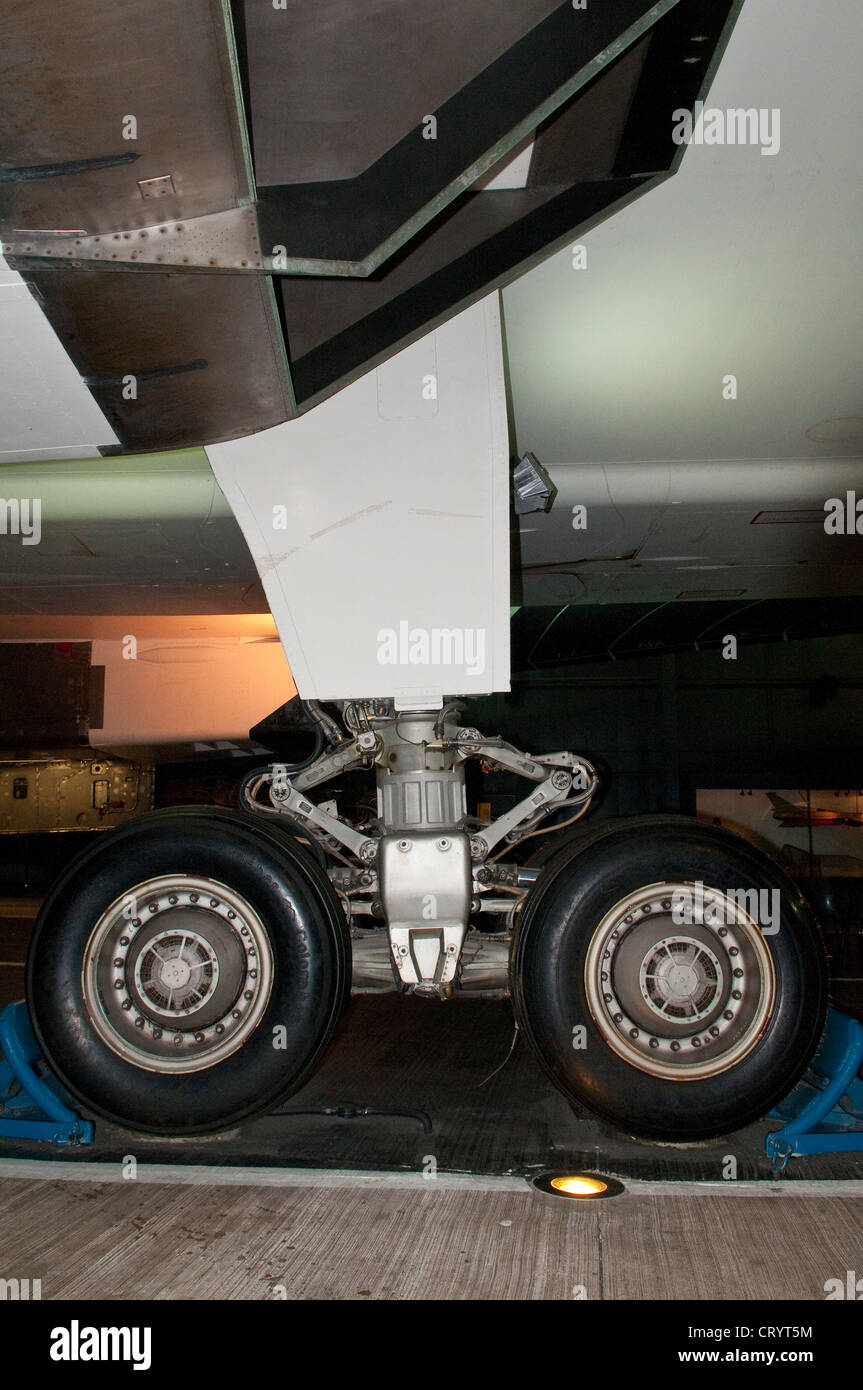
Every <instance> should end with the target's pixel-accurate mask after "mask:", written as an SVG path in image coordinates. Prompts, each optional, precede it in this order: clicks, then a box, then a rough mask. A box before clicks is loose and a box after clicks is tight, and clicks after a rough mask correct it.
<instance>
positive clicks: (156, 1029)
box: [153, 1028, 162, 1042]
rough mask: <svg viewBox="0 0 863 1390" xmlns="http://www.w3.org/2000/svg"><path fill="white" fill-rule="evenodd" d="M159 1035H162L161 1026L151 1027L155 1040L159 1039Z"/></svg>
mask: <svg viewBox="0 0 863 1390" xmlns="http://www.w3.org/2000/svg"><path fill="white" fill-rule="evenodd" d="M161 1036H162V1030H161V1028H154V1029H153V1037H154V1038H155V1039H156V1042H158V1041H159V1039H160V1038H161Z"/></svg>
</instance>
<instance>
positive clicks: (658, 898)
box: [584, 881, 776, 1081]
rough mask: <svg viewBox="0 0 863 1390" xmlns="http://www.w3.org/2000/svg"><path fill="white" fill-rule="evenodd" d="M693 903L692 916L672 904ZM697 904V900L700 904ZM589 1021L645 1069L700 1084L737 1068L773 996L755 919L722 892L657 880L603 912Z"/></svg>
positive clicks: (589, 987)
mask: <svg viewBox="0 0 863 1390" xmlns="http://www.w3.org/2000/svg"><path fill="white" fill-rule="evenodd" d="M687 902H688V903H689V905H690V915H691V918H692V920H691V922H690V923H689V924H679V923H676V922H675V921H674V920H673V918H672V915H671V914H672V910H675V911H678V915H679V908H680V907H681V906H682V905H684V904H686V903H687ZM699 904H700V905H701V906H700V908H699ZM584 980H585V989H586V993H587V999H588V1004H589V1007H590V1012H591V1015H592V1016H593V1020H594V1022H595V1024H596V1026H597V1028H598V1029H599V1031H600V1033H601V1034H602V1036H603V1038H604V1040H605V1041H606V1042H607V1043H608V1045H609V1046H610V1047H611V1048H612V1050H613V1051H614V1052H616V1053H617V1054H618V1056H620V1057H622V1058H623V1059H624V1060H625V1061H626V1062H629V1063H630V1065H632V1066H634V1067H637V1068H638V1070H639V1071H642V1072H645V1073H646V1074H647V1075H649V1076H655V1077H661V1078H664V1079H666V1080H673V1081H699V1080H704V1079H706V1078H707V1077H711V1076H718V1075H720V1074H721V1073H722V1072H724V1071H727V1070H729V1068H731V1067H733V1066H736V1065H737V1064H738V1063H739V1062H740V1061H742V1060H743V1058H744V1057H745V1056H746V1055H747V1054H748V1053H749V1052H751V1050H752V1048H753V1047H754V1046H755V1044H756V1043H757V1042H758V1039H759V1038H760V1037H761V1035H762V1033H763V1032H764V1029H765V1027H766V1026H767V1022H768V1020H769V1018H770V1016H771V1013H772V1011H773V1006H774V1003H775V999H776V975H775V971H774V968H773V960H772V957H771V954H770V952H769V951H768V949H767V947H766V945H765V943H764V938H763V935H762V933H761V931H760V929H759V927H758V924H757V922H756V921H755V920H754V919H753V918H752V917H750V916H749V914H748V913H747V912H746V911H745V910H744V908H743V907H742V906H740V904H739V903H738V902H737V901H735V899H734V898H732V897H730V896H729V895H728V894H726V893H724V892H722V890H721V889H717V888H710V887H706V886H705V887H704V888H703V893H702V894H701V896H699V894H698V885H696V884H695V883H692V882H670V881H669V882H661V883H652V884H649V885H647V886H646V887H644V888H639V889H637V890H636V891H635V892H632V893H629V894H627V895H626V897H624V898H622V899H621V900H620V901H619V902H617V903H615V905H614V907H612V908H611V909H610V911H609V912H607V913H606V914H605V916H604V917H603V919H602V921H601V922H600V923H599V926H598V927H597V929H596V932H595V933H594V936H593V939H592V940H591V943H590V947H589V948H588V953H587V958H586V960H585V966H584Z"/></svg>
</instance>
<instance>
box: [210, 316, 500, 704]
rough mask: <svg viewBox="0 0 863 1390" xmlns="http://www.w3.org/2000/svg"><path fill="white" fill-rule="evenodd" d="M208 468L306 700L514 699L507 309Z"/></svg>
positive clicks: (466, 321) (461, 320) (431, 337)
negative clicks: (498, 695) (492, 695)
mask: <svg viewBox="0 0 863 1390" xmlns="http://www.w3.org/2000/svg"><path fill="white" fill-rule="evenodd" d="M207 453H208V456H209V459H210V462H211V464H212V467H213V471H214V473H215V475H216V478H217V480H218V482H219V484H220V486H221V488H222V490H223V492H224V493H225V496H226V497H227V499H228V502H229V504H230V506H231V508H232V510H233V512H234V514H235V516H236V518H237V520H238V522H239V523H240V526H241V527H242V529H243V532H244V534H245V537H246V541H247V542H248V545H249V549H250V550H251V553H252V557H253V559H254V561H255V564H256V566H257V568H258V571H259V573H260V576H261V579H262V581H263V584H264V589H265V590H266V595H267V599H268V602H269V605H270V609H271V611H272V613H273V617H274V618H275V620H276V625H277V627H278V630H279V636H280V637H281V640H282V644H283V646H284V648H285V652H286V654H287V657H288V662H289V664H290V668H291V672H292V674H293V677H294V680H295V681H296V684H297V689H298V691H299V693H300V694H301V695H302V696H303V697H304V698H306V699H309V698H316V699H325V700H326V699H358V698H364V697H374V696H380V697H395V699H396V700H397V701H398V703H399V704H400V706H401V707H402V708H410V707H411V706H419V707H434V706H439V705H440V703H441V701H442V699H443V698H444V696H446V695H448V694H482V693H487V692H491V691H500V690H508V689H509V638H508V632H509V526H508V518H509V443H508V435H507V418H506V398H505V389H504V370H503V356H502V348H501V335H500V318H499V305H498V296H497V295H492V296H489V297H488V298H487V299H485V300H484V301H483V302H482V303H480V304H477V305H474V306H473V307H472V308H471V309H469V310H467V311H465V312H464V313H462V314H460V315H459V316H458V317H457V318H455V319H452V320H450V321H449V322H448V323H447V324H445V325H444V326H443V327H441V328H439V329H437V331H436V332H434V333H431V334H428V335H427V336H426V337H425V338H423V339H422V340H421V341H420V342H418V343H415V344H414V345H413V346H412V347H410V348H407V349H405V350H404V351H403V352H400V353H399V354H398V355H397V356H396V357H394V358H393V359H392V360H391V361H389V362H387V363H386V364H385V365H383V366H380V367H378V369H377V370H376V371H375V372H373V373H371V374H369V375H367V376H365V377H363V378H362V380H360V381H357V382H354V383H353V385H351V386H349V387H348V388H347V389H346V390H344V391H342V392H341V393H340V394H339V395H338V396H336V397H335V398H334V399H332V400H329V401H326V402H324V403H323V404H322V405H319V406H318V407H317V408H316V409H315V410H313V411H310V412H309V413H308V414H307V415H304V416H303V417H302V418H301V419H299V420H294V421H290V422H288V423H286V424H284V425H279V426H278V427H276V428H275V429H271V430H265V431H263V432H262V433H260V434H256V435H252V436H251V437H250V438H248V439H242V440H236V441H233V442H229V443H224V444H216V445H211V446H210V447H209V448H208V449H207Z"/></svg>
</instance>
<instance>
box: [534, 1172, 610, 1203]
mask: <svg viewBox="0 0 863 1390" xmlns="http://www.w3.org/2000/svg"><path fill="white" fill-rule="evenodd" d="M533 1186H534V1187H535V1188H536V1190H537V1192H542V1193H543V1194H544V1195H545V1196H547V1197H566V1198H568V1199H570V1200H573V1199H580V1200H582V1201H584V1200H586V1201H595V1200H596V1198H597V1197H619V1196H620V1194H621V1192H624V1191H625V1190H626V1189H625V1188H624V1186H623V1183H622V1182H618V1180H617V1178H610V1177H607V1176H606V1174H604V1173H540V1175H539V1176H538V1177H536V1178H534V1179H533Z"/></svg>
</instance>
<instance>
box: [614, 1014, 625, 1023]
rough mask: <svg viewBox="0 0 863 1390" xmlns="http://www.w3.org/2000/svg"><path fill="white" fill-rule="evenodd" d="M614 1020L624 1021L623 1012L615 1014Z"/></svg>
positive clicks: (616, 1021) (617, 1021)
mask: <svg viewBox="0 0 863 1390" xmlns="http://www.w3.org/2000/svg"><path fill="white" fill-rule="evenodd" d="M614 1021H615V1023H622V1022H623V1014H615V1015H614Z"/></svg>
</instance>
